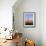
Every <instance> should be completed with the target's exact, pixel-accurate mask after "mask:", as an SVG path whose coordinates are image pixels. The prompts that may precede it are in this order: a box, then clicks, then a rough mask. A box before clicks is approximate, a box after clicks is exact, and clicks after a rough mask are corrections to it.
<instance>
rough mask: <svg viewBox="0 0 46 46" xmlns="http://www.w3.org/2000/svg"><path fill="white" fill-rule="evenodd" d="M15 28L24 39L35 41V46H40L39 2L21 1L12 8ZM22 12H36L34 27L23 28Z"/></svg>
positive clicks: (38, 0) (33, 0)
mask: <svg viewBox="0 0 46 46" xmlns="http://www.w3.org/2000/svg"><path fill="white" fill-rule="evenodd" d="M13 12H14V19H15V22H14V23H15V28H16V29H17V30H18V32H22V33H23V34H24V37H25V38H28V39H32V40H34V41H35V43H36V46H41V31H40V15H41V14H40V12H41V0H23V2H22V3H19V5H18V4H17V7H16V4H15V5H14V6H13ZM23 12H36V27H35V28H24V26H23Z"/></svg>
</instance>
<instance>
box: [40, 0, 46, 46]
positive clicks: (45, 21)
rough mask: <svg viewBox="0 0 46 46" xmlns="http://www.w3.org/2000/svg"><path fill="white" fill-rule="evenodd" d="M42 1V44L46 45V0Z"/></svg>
mask: <svg viewBox="0 0 46 46" xmlns="http://www.w3.org/2000/svg"><path fill="white" fill-rule="evenodd" d="M41 3H42V4H41V17H40V19H41V20H40V22H41V30H40V31H41V42H42V46H46V0H42V2H41Z"/></svg>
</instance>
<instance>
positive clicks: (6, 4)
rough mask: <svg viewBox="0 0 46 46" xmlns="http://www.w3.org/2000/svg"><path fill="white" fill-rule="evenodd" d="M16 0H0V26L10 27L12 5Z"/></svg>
mask: <svg viewBox="0 0 46 46" xmlns="http://www.w3.org/2000/svg"><path fill="white" fill-rule="evenodd" d="M15 2H16V0H0V27H7V28H9V29H12V6H13V4H14V3H15Z"/></svg>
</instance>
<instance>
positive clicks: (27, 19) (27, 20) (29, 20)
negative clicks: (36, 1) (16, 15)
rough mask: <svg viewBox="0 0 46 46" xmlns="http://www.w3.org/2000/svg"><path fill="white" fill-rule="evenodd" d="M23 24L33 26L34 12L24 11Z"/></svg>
mask: <svg viewBox="0 0 46 46" xmlns="http://www.w3.org/2000/svg"><path fill="white" fill-rule="evenodd" d="M23 15H24V18H23V19H24V26H25V27H34V25H35V21H36V20H35V19H36V18H35V12H24V14H23Z"/></svg>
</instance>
